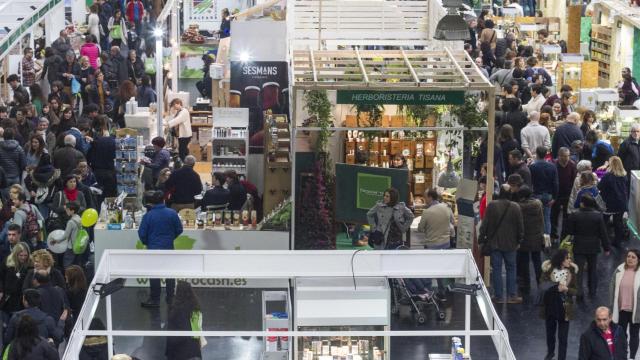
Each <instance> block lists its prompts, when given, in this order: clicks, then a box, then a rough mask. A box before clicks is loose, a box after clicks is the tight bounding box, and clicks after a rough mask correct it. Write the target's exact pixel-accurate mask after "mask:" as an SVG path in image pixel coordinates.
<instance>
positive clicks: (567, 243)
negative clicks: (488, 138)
mask: <svg viewBox="0 0 640 360" xmlns="http://www.w3.org/2000/svg"><path fill="white" fill-rule="evenodd" d="M558 249H564V250H567V252H568V253H569V256H571V258H573V235H567V236H565V237H564V239H562V241H561V242H560V245H559V246H558Z"/></svg>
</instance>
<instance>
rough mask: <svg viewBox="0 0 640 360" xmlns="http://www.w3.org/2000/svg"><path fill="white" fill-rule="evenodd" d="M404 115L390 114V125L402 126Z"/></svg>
mask: <svg viewBox="0 0 640 360" xmlns="http://www.w3.org/2000/svg"><path fill="white" fill-rule="evenodd" d="M404 126H405V124H404V116H402V115H391V127H404Z"/></svg>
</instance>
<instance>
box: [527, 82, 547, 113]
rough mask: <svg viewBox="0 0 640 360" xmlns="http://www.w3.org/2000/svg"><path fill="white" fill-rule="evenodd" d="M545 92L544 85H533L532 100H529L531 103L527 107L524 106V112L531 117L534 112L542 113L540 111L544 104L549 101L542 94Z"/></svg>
mask: <svg viewBox="0 0 640 360" xmlns="http://www.w3.org/2000/svg"><path fill="white" fill-rule="evenodd" d="M543 92H544V91H543V86H542V85H540V84H533V85H532V86H531V100H529V102H528V103H526V104H525V105H522V110H524V111H526V112H527V114H529V115H531V113H532V112H534V111H535V112H540V109H542V106H543V105H544V102H545V101H547V99H546V98H545V97H544V95H543V94H542V93H543Z"/></svg>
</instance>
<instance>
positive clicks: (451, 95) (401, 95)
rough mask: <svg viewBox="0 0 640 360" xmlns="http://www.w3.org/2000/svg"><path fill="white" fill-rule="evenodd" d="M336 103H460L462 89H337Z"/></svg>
mask: <svg viewBox="0 0 640 360" xmlns="http://www.w3.org/2000/svg"><path fill="white" fill-rule="evenodd" d="M337 103H338V104H395V105H460V104H464V91H404V90H398V91H374V90H338V96H337Z"/></svg>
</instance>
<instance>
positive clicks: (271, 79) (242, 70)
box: [229, 61, 289, 154]
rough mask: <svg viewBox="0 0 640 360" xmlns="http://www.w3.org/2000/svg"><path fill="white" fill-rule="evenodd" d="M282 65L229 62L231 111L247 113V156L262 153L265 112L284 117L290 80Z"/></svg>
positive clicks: (277, 63)
mask: <svg viewBox="0 0 640 360" xmlns="http://www.w3.org/2000/svg"><path fill="white" fill-rule="evenodd" d="M287 69H288V67H287V63H286V62H284V61H253V62H242V61H231V91H230V98H229V102H230V105H231V106H232V107H234V106H237V107H241V108H247V109H249V152H250V153H252V154H259V153H262V150H263V147H264V133H263V128H264V120H263V117H264V116H263V115H264V112H265V111H267V110H271V111H272V112H273V113H274V114H286V113H287V109H288V105H287V104H288V102H289V100H288V93H287V91H285V90H286V89H288V87H289V77H288V74H287V71H288V70H287Z"/></svg>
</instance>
